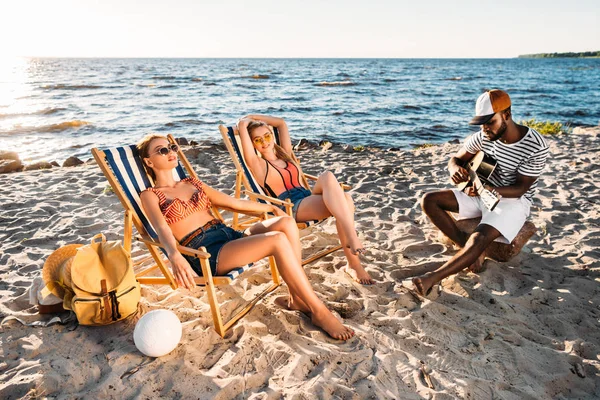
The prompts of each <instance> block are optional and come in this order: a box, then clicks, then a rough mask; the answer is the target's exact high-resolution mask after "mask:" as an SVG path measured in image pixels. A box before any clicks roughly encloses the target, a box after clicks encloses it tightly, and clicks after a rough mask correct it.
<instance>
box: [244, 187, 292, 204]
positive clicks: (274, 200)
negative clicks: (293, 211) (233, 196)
mask: <svg viewBox="0 0 600 400" xmlns="http://www.w3.org/2000/svg"><path fill="white" fill-rule="evenodd" d="M243 192H244V194H245V195H246V196H248V197H250V198H251V199H252V200H255V199H260V200H265V201H269V202H271V203H277V204H280V205H282V206H290V207H292V206H293V204H292V203H290V202H289V201H285V200H281V199H278V198H277V197H270V196H265V195H262V194H258V193H254V192H250V191H248V190H244V191H243Z"/></svg>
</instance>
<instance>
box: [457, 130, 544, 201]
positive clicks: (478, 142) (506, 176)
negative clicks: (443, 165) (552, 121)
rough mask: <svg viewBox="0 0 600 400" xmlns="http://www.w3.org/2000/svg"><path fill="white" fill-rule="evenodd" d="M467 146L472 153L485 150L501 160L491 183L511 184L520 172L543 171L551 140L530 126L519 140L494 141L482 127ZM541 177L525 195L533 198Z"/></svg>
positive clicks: (532, 174)
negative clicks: (514, 141) (547, 140)
mask: <svg viewBox="0 0 600 400" xmlns="http://www.w3.org/2000/svg"><path fill="white" fill-rule="evenodd" d="M464 148H465V150H466V151H468V152H469V153H471V154H476V153H477V152H478V151H481V150H483V152H484V153H485V154H487V155H488V156H491V157H492V158H494V159H495V160H496V161H498V164H497V165H496V169H495V170H494V172H493V173H492V175H491V176H490V178H489V179H488V182H489V183H490V184H491V185H492V186H510V185H514V184H515V183H516V181H517V174H521V175H527V176H534V177H538V176H540V174H541V173H542V170H543V169H544V166H545V165H546V159H547V158H548V143H546V140H544V138H543V137H542V135H540V134H539V133H538V132H537V131H536V130H535V129H531V128H529V130H528V131H527V134H525V136H524V137H523V138H522V139H521V140H519V141H518V142H516V143H510V144H506V143H502V142H501V141H500V140H496V141H493V142H492V141H491V140H489V139H488V138H487V136H486V135H485V134H484V133H483V130H480V131H479V132H477V133H474V134H473V135H471V136H470V137H468V138H467V140H466V141H465V145H464ZM537 184H538V180H537V179H536V180H535V182H533V184H532V185H531V187H530V188H529V190H528V191H527V193H525V195H524V196H525V198H526V199H527V200H529V201H532V198H533V195H534V193H535V188H536V186H537Z"/></svg>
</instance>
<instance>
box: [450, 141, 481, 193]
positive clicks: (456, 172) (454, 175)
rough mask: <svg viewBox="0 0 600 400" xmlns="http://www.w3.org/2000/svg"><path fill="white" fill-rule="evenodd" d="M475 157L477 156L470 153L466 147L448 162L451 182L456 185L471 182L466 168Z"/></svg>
mask: <svg viewBox="0 0 600 400" xmlns="http://www.w3.org/2000/svg"><path fill="white" fill-rule="evenodd" d="M473 157H475V154H471V153H469V152H468V151H467V150H466V149H465V148H464V147H463V148H461V149H460V150H459V151H457V152H456V154H455V155H454V157H452V158H450V161H448V172H449V173H450V180H452V183H454V184H455V185H458V184H459V183H461V182H466V181H468V180H469V172H468V171H467V170H466V169H465V168H464V165H467V163H468V162H469V161H471V159H472V158H473Z"/></svg>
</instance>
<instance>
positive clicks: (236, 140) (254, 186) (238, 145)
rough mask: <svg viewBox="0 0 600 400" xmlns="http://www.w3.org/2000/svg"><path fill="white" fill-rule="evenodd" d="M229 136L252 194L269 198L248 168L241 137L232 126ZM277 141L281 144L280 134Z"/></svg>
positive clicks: (229, 128)
mask: <svg viewBox="0 0 600 400" xmlns="http://www.w3.org/2000/svg"><path fill="white" fill-rule="evenodd" d="M227 134H228V135H229V141H230V142H231V144H232V145H233V149H234V150H235V154H236V155H237V158H238V161H239V162H240V165H241V166H242V169H243V170H244V175H246V179H247V180H248V182H249V183H250V186H251V187H250V188H248V189H251V190H252V192H254V193H256V194H261V195H263V196H268V194H266V193H265V191H264V190H263V189H262V186H261V185H260V184H259V183H258V181H257V180H256V179H254V175H252V172H251V171H250V168H248V165H247V164H246V160H245V159H244V152H243V151H242V140H241V138H240V135H236V134H235V132H234V130H233V127H231V126H228V127H227ZM275 141H276V143H277V144H279V134H277V135H275ZM259 201H260V202H261V203H267V202H266V201H264V200H259Z"/></svg>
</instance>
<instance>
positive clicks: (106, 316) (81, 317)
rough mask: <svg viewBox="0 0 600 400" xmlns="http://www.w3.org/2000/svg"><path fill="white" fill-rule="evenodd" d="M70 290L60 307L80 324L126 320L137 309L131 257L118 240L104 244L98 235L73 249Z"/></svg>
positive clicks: (136, 290)
mask: <svg viewBox="0 0 600 400" xmlns="http://www.w3.org/2000/svg"><path fill="white" fill-rule="evenodd" d="M98 239H101V240H98ZM71 290H72V293H68V292H67V294H66V296H65V298H64V299H63V300H64V301H63V304H64V305H65V308H69V309H71V310H73V311H74V312H75V314H76V315H77V320H78V321H79V323H80V324H82V325H107V324H112V323H113V322H116V321H119V320H121V319H123V318H126V317H128V316H130V315H131V314H133V313H134V312H135V311H136V310H137V307H138V303H139V301H140V296H141V291H140V284H139V282H138V281H136V279H135V275H134V273H133V267H132V266H131V257H130V256H129V254H127V252H126V251H125V249H124V248H123V246H122V245H121V242H120V241H110V242H107V241H106V238H105V237H104V235H103V234H102V233H100V234H98V235H96V236H94V237H93V238H92V240H91V243H90V244H89V245H86V246H82V247H80V248H79V249H78V250H77V254H76V255H75V258H74V259H73V264H72V265H71ZM67 297H69V298H67Z"/></svg>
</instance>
